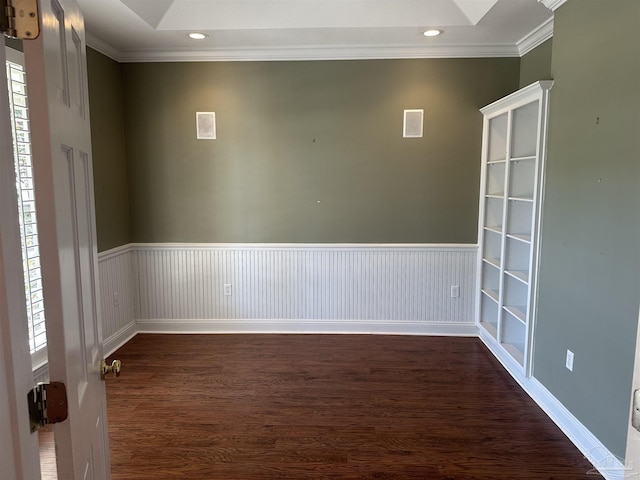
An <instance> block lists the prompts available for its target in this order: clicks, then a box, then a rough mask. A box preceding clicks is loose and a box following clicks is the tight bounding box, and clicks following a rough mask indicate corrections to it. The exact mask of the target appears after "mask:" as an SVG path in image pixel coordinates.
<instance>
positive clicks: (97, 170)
mask: <svg viewBox="0 0 640 480" xmlns="http://www.w3.org/2000/svg"><path fill="white" fill-rule="evenodd" d="M87 70H88V74H89V105H90V111H91V146H92V150H93V176H94V185H95V188H94V190H95V203H96V229H97V235H98V251H100V252H102V251H104V250H108V249H110V248H114V247H118V246H120V245H125V244H127V243H131V221H130V218H129V186H128V180H127V159H126V157H125V145H124V137H125V132H124V125H123V113H122V109H123V103H122V71H121V68H120V64H118V63H117V62H114V61H113V60H111V59H109V58H107V57H105V56H104V55H102V54H100V53H98V52H96V51H95V50H92V49H90V48H88V49H87Z"/></svg>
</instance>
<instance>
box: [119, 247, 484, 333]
mask: <svg viewBox="0 0 640 480" xmlns="http://www.w3.org/2000/svg"><path fill="white" fill-rule="evenodd" d="M132 252H133V265H134V271H135V276H136V279H137V296H136V299H137V303H136V309H135V311H136V319H137V320H138V322H139V324H140V325H141V326H142V325H144V324H151V323H153V322H148V320H162V322H163V323H165V324H166V325H169V323H171V320H175V321H176V324H177V325H175V326H174V327H175V329H177V330H179V329H180V328H179V326H178V325H179V324H180V323H181V322H180V321H181V320H184V321H185V323H189V322H190V321H191V323H193V321H196V323H198V322H197V321H198V320H202V319H209V320H215V319H219V320H224V321H225V323H231V324H233V322H232V320H234V319H235V320H249V319H259V320H260V322H261V323H262V324H263V325H265V324H266V323H268V320H270V319H273V320H284V321H285V322H282V323H283V325H289V326H290V327H291V330H292V331H300V329H296V328H295V320H300V321H301V325H302V324H309V323H310V322H311V323H313V322H317V323H322V324H326V322H327V321H330V322H331V323H332V324H333V327H334V329H335V330H336V331H343V330H344V328H341V327H340V322H342V323H343V324H348V323H353V324H354V325H357V324H358V321H359V322H360V325H362V327H364V330H365V331H364V332H362V331H361V332H360V333H365V332H366V331H367V329H370V330H373V331H377V330H379V329H371V328H370V327H371V325H372V324H376V323H378V324H380V325H385V326H387V327H388V326H390V327H391V330H394V328H393V324H394V322H397V323H398V326H400V324H402V325H405V326H407V324H408V330H409V331H414V330H415V328H414V327H412V325H425V324H429V325H442V324H450V325H460V326H465V325H473V324H474V279H475V268H476V266H475V259H476V253H477V248H476V247H475V246H469V245H464V246H462V245H461V246H457V245H453V246H451V245H443V246H434V245H337V246H336V245H272V244H269V245H237V244H236V245H220V244H214V245H193V244H187V245H174V244H171V245H158V244H150V245H141V244H135V245H133V246H132ZM225 284H231V285H232V295H230V296H225V295H224V285H225ZM452 285H458V286H459V287H460V297H459V298H451V296H450V289H451V286H452ZM107 295H108V293H107ZM288 320H294V322H291V321H288ZM363 321H364V323H363ZM237 323H238V326H241V325H242V324H243V323H244V324H246V322H237ZM200 324H202V322H200ZM367 325H369V327H367ZM288 329H289V328H285V330H288ZM168 330H174V328H169V329H168ZM241 330H242V328H241ZM302 330H305V331H313V328H309V327H304V328H302ZM322 330H323V331H324V328H323V329H322ZM347 330H349V331H351V330H350V329H347ZM384 330H385V331H387V330H388V328H386V329H384ZM395 330H398V329H395ZM399 330H400V331H397V332H396V333H401V332H402V328H400V329H399ZM373 331H372V333H373Z"/></svg>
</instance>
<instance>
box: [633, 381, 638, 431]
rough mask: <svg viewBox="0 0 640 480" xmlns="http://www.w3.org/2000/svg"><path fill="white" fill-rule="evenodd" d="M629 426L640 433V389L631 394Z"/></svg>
mask: <svg viewBox="0 0 640 480" xmlns="http://www.w3.org/2000/svg"><path fill="white" fill-rule="evenodd" d="M631 425H632V426H633V428H635V429H636V430H638V431H640V388H639V389H638V390H636V391H635V392H633V406H632V407H631Z"/></svg>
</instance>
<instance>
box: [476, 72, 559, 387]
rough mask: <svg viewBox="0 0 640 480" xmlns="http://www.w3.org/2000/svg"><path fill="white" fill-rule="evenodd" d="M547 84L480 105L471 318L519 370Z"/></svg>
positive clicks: (524, 353) (532, 284)
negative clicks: (476, 257)
mask: <svg viewBox="0 0 640 480" xmlns="http://www.w3.org/2000/svg"><path fill="white" fill-rule="evenodd" d="M552 85H553V82H552V81H541V82H536V83H534V84H532V85H529V86H528V87H525V88H523V89H521V90H519V91H517V92H515V93H513V94H511V95H509V96H507V97H505V98H503V99H501V100H498V101H496V102H494V103H492V104H491V105H488V106H486V107H484V108H483V109H481V112H482V114H483V115H484V128H483V140H482V182H481V189H480V215H479V231H478V241H479V242H480V250H479V251H480V254H479V265H478V285H479V291H478V297H477V298H478V305H477V309H476V311H477V314H478V325H479V327H480V333H481V337H482V338H483V340H485V342H487V343H489V346H490V347H492V350H493V351H494V353H497V354H498V355H500V356H501V357H502V360H503V361H507V362H509V363H510V364H511V365H516V367H517V368H522V369H524V371H525V373H526V374H527V375H529V374H530V355H531V337H532V328H533V324H534V319H533V315H534V305H535V298H536V273H537V260H538V255H537V249H538V234H539V220H540V206H541V200H542V199H541V196H542V183H543V178H544V160H545V154H546V131H547V113H548V105H549V90H550V89H551V86H552Z"/></svg>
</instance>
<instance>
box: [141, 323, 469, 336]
mask: <svg viewBox="0 0 640 480" xmlns="http://www.w3.org/2000/svg"><path fill="white" fill-rule="evenodd" d="M136 326H137V331H138V332H140V333H292V334H295V333H317V334H332V333H340V334H358V335H367V334H378V335H447V336H464V337H476V336H477V335H478V328H477V327H476V326H475V325H472V324H471V325H470V324H454V323H418V322H380V321H366V320H297V319H295V320H292V319H250V320H241V319H180V320H176V319H141V320H140V319H139V320H136Z"/></svg>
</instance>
